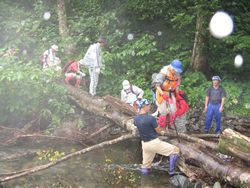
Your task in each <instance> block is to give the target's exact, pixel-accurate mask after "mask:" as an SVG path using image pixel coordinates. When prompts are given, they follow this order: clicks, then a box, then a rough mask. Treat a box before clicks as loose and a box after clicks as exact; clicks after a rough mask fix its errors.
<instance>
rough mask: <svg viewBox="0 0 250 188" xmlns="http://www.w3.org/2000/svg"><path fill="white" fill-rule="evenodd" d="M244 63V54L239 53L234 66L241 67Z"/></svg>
mask: <svg viewBox="0 0 250 188" xmlns="http://www.w3.org/2000/svg"><path fill="white" fill-rule="evenodd" d="M242 64H243V57H242V55H240V54H238V55H237V56H235V59H234V66H235V67H236V68H239V67H241V66H242Z"/></svg>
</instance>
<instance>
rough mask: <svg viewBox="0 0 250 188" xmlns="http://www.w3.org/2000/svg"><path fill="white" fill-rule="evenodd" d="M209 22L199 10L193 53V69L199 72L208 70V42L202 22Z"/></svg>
mask: <svg viewBox="0 0 250 188" xmlns="http://www.w3.org/2000/svg"><path fill="white" fill-rule="evenodd" d="M204 22H205V23H207V22H206V20H205V19H204V16H202V13H201V12H199V13H198V14H197V21H196V33H195V39H194V46H193V53H192V64H191V67H192V70H193V71H195V72H197V71H200V72H203V73H205V71H206V70H207V63H208V44H207V41H208V40H206V38H205V37H206V36H205V34H204V33H205V32H204V28H206V27H203V25H202V23H204Z"/></svg>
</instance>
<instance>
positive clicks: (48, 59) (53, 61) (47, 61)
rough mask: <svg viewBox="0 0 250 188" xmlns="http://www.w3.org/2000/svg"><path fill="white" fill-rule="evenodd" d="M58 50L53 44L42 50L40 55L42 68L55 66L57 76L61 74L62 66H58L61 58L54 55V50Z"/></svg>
mask: <svg viewBox="0 0 250 188" xmlns="http://www.w3.org/2000/svg"><path fill="white" fill-rule="evenodd" d="M57 51H58V46H57V45H55V44H53V45H52V46H51V48H50V49H49V50H46V51H45V52H43V54H42V57H41V63H42V66H43V69H46V68H49V67H52V66H53V67H55V68H54V69H55V70H56V71H57V72H58V74H59V76H61V73H62V68H61V67H60V63H61V60H60V59H59V58H58V57H56V52H57Z"/></svg>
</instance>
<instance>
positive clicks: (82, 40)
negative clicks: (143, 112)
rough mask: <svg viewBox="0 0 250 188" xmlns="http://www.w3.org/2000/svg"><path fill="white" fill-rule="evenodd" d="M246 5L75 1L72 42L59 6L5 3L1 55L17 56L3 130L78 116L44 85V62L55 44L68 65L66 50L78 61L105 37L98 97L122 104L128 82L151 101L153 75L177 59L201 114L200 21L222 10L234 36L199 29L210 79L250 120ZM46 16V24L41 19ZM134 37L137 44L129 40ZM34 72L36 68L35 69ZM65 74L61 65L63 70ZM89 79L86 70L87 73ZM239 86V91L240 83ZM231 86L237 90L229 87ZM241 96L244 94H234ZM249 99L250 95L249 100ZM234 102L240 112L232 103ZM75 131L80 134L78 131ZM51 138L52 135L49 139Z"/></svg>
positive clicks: (8, 79)
mask: <svg viewBox="0 0 250 188" xmlns="http://www.w3.org/2000/svg"><path fill="white" fill-rule="evenodd" d="M246 2H247V1H240V0H229V1H218V0H211V1H200V0H195V1H191V0H186V1H177V0H171V1H144V0H133V1H132V0H128V1H113V0H105V1H102V0H95V1H91V0H86V1H82V0H70V1H65V3H66V5H65V7H66V13H67V23H68V32H69V34H70V35H69V36H68V37H65V38H63V37H61V36H60V34H59V25H58V15H57V6H56V3H55V1H51V0H47V1H42V0H38V1H31V0H27V1H17V0H12V1H10V0H2V1H1V2H0V6H1V7H2V11H1V12H0V17H1V22H0V40H1V44H2V47H1V48H2V49H0V54H3V53H5V52H6V50H7V49H10V48H17V49H19V51H18V53H17V54H16V56H11V57H10V56H6V57H2V58H1V60H0V66H3V67H4V69H0V97H1V101H0V103H1V105H0V123H7V122H8V120H10V119H12V118H17V117H21V120H24V119H25V120H29V119H32V118H38V117H45V118H46V119H47V120H49V122H50V123H51V124H50V127H56V126H57V125H60V124H61V118H62V117H63V116H65V115H66V114H67V113H74V109H73V108H72V107H71V106H70V105H69V103H68V101H67V98H68V93H67V91H66V90H65V89H63V88H62V87H60V86H58V85H57V84H54V83H52V82H48V83H46V81H47V80H49V79H50V76H51V75H52V76H56V75H55V72H54V71H53V70H50V73H49V74H50V75H47V74H45V72H43V71H41V70H40V68H41V64H40V62H39V61H40V57H41V54H42V53H43V52H44V51H45V50H47V49H49V48H50V46H51V45H52V44H57V45H58V46H59V52H57V56H58V57H60V59H61V60H62V62H63V63H64V62H67V61H68V60H71V58H72V57H71V56H70V55H67V54H65V53H64V51H65V47H66V46H67V45H68V43H69V42H71V43H72V44H74V45H75V46H77V48H78V51H79V56H78V57H77V58H76V59H75V60H79V59H81V58H82V57H83V56H84V54H85V52H86V51H87V49H88V47H89V45H90V44H92V43H94V42H96V40H97V39H98V37H99V36H100V35H105V36H106V37H107V39H108V43H107V44H106V45H105V47H104V48H103V49H102V51H103V53H102V56H103V64H104V66H103V68H102V70H101V74H100V79H99V85H98V88H97V91H98V95H100V96H104V95H107V94H109V95H112V96H115V97H119V98H120V91H121V89H122V86H121V83H122V81H123V80H125V79H127V80H129V81H130V82H131V84H133V85H137V86H139V87H140V88H142V89H143V90H144V91H145V94H144V97H145V98H148V99H150V98H151V90H150V84H151V75H152V74H153V73H154V72H159V71H160V69H161V68H162V67H163V66H165V65H168V64H170V63H171V61H172V60H173V59H180V60H181V61H182V63H183V69H184V73H183V74H182V81H181V89H182V90H183V91H185V92H186V93H187V94H188V96H189V103H190V106H191V107H193V108H202V105H203V104H204V100H205V92H206V89H207V87H208V86H209V85H210V81H209V82H208V81H207V80H206V79H205V77H204V76H203V75H202V74H201V73H192V72H189V71H188V70H189V67H190V64H191V56H192V49H193V44H194V35H195V32H196V28H195V25H196V15H197V13H198V12H201V13H202V15H203V16H205V17H206V18H207V19H206V20H207V22H208V20H209V18H210V17H211V16H212V15H213V14H214V13H215V12H216V11H217V10H224V11H226V12H228V13H230V15H232V17H233V20H234V32H233V34H232V35H231V36H229V37H227V38H225V39H222V40H217V39H214V38H212V37H211V36H209V33H208V24H207V23H205V21H204V23H202V24H203V25H204V28H203V29H202V31H199V32H202V33H203V34H204V35H205V36H206V38H207V40H208V42H209V46H207V47H206V50H207V51H208V52H209V59H208V70H207V72H206V73H204V74H206V76H207V78H210V77H211V76H213V75H220V76H221V78H223V85H224V84H225V87H226V90H228V92H230V94H229V98H228V100H229V101H228V103H226V104H225V105H226V106H225V107H226V108H227V109H228V110H230V111H231V112H232V113H241V114H247V113H248V110H246V108H245V105H246V104H247V103H248V102H249V99H248V97H249V96H248V95H247V94H246V93H245V92H242V91H249V90H248V87H246V86H245V85H247V83H246V84H238V83H237V82H239V81H240V82H241V81H243V82H244V83H245V81H246V80H249V74H248V71H247V70H249V68H250V67H249V66H250V64H249V63H247V62H249V61H250V56H249V41H250V40H249V38H250V36H249V32H248V30H249V29H248V27H247V26H248V23H249V13H248V12H249V11H248V10H247V7H248V6H247V3H246ZM47 11H49V12H50V14H51V17H50V19H49V20H45V19H43V14H44V12H47ZM128 34H133V39H131V40H129V39H128ZM237 54H241V55H242V56H243V57H244V64H243V66H242V67H240V68H235V67H234V65H233V63H234V57H235V55H237ZM35 65H37V66H35ZM62 66H63V64H62ZM82 70H84V72H88V71H87V69H84V68H83V69H82ZM235 82H236V83H235ZM227 83H230V84H232V85H234V86H236V85H237V87H231V86H228V85H227ZM236 88H238V90H239V92H238V91H237V90H236ZM239 93H240V94H239ZM248 93H249V92H248ZM236 100H237V104H236V103H235V102H236ZM78 126H80V127H81V126H83V124H81V123H79V124H78ZM48 134H49V132H48Z"/></svg>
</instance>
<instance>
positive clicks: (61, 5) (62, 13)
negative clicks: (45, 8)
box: [57, 0, 78, 57]
mask: <svg viewBox="0 0 250 188" xmlns="http://www.w3.org/2000/svg"><path fill="white" fill-rule="evenodd" d="M57 10H58V18H59V33H60V35H61V36H62V37H63V38H67V37H68V36H69V32H68V31H69V29H68V25H67V16H66V10H65V1H64V0H57ZM65 52H66V54H72V55H73V56H74V57H77V56H78V50H77V47H76V46H75V45H74V44H72V43H71V42H69V43H68V44H67V46H66V48H65Z"/></svg>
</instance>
